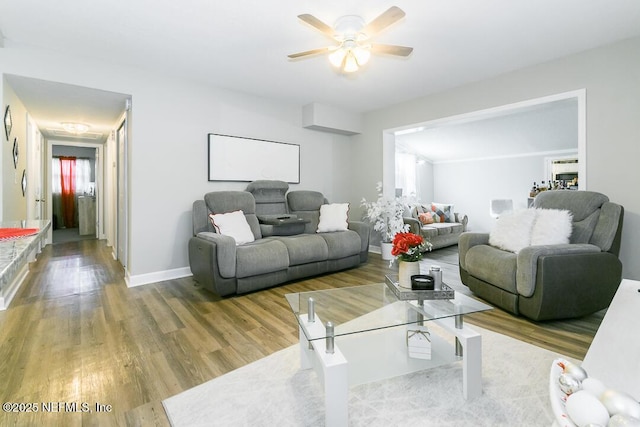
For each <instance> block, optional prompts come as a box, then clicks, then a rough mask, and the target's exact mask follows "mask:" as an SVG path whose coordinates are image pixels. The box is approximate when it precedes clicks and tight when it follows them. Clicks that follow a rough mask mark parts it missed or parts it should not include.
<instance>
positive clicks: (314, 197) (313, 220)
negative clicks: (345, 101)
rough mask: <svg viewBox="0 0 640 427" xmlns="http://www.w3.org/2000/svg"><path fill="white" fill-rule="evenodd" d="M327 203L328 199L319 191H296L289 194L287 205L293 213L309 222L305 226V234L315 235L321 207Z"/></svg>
mask: <svg viewBox="0 0 640 427" xmlns="http://www.w3.org/2000/svg"><path fill="white" fill-rule="evenodd" d="M327 203H328V202H327V199H325V197H324V195H323V194H322V193H320V192H319V191H308V190H296V191H289V192H288V193H287V204H288V205H289V210H290V211H291V213H294V214H296V215H297V217H298V218H303V219H306V220H308V221H309V222H308V223H307V224H306V225H305V229H304V232H305V233H315V232H316V231H317V230H318V224H319V223H320V206H322V205H324V204H327Z"/></svg>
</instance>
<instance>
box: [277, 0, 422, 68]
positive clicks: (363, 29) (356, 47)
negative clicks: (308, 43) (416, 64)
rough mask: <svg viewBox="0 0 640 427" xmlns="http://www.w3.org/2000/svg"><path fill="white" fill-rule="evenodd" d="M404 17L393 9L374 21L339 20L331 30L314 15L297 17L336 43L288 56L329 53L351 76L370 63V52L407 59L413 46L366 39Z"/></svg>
mask: <svg viewBox="0 0 640 427" xmlns="http://www.w3.org/2000/svg"><path fill="white" fill-rule="evenodd" d="M404 16H405V13H404V11H403V10H402V9H400V8H399V7H397V6H392V7H390V8H389V9H387V10H386V11H385V12H383V13H382V14H381V15H380V16H378V17H377V18H375V19H374V20H373V21H371V22H369V23H368V24H365V22H364V20H363V19H362V18H361V17H359V16H356V15H347V16H343V17H341V18H339V19H338V20H337V21H336V23H335V25H334V26H333V27H331V26H329V25H327V24H325V23H324V22H322V21H321V20H319V19H318V18H316V17H315V16H313V15H309V14H304V15H298V18H300V20H302V21H304V22H306V23H307V24H309V25H311V26H312V27H314V28H315V29H317V30H318V31H320V32H321V33H322V34H324V35H326V36H328V37H330V38H332V39H333V40H335V41H336V42H338V45H337V46H328V47H322V48H318V49H312V50H307V51H304V52H298V53H292V54H291V55H288V56H289V58H290V59H298V58H303V57H308V56H313V55H319V54H325V53H328V54H329V61H330V62H331V63H332V64H333V65H334V66H335V67H337V68H339V69H341V70H342V71H344V72H345V73H353V72H354V71H357V70H358V69H359V68H360V67H361V66H363V65H364V64H366V63H367V61H369V58H370V56H371V53H380V54H386V55H396V56H409V54H411V52H412V51H413V48H412V47H406V46H396V45H388V44H377V43H371V42H370V41H369V40H370V39H371V38H372V37H374V36H375V35H376V34H378V33H379V32H380V31H382V30H384V29H385V28H387V27H389V26H390V25H392V24H394V23H395V22H397V21H399V20H400V19H402V18H403V17H404Z"/></svg>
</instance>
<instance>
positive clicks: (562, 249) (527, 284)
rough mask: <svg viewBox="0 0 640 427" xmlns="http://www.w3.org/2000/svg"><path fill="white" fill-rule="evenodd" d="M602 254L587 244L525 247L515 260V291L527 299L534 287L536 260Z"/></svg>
mask: <svg viewBox="0 0 640 427" xmlns="http://www.w3.org/2000/svg"><path fill="white" fill-rule="evenodd" d="M597 252H602V251H601V250H600V248H599V247H598V246H596V245H591V244H588V243H580V244H571V243H568V244H562V245H541V246H527V247H525V248H523V249H522V250H521V251H520V252H518V257H517V260H516V264H517V267H516V289H517V290H518V293H519V294H520V295H522V296H524V297H527V298H529V297H530V296H532V295H533V292H534V291H535V287H536V272H537V270H538V258H539V257H541V256H549V255H577V254H587V253H597Z"/></svg>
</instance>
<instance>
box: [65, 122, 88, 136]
mask: <svg viewBox="0 0 640 427" xmlns="http://www.w3.org/2000/svg"><path fill="white" fill-rule="evenodd" d="M61 125H62V128H63V129H64V130H65V131H67V132H69V133H72V134H74V135H80V134H83V133H86V132H87V131H88V130H89V125H85V124H84V123H73V122H64V123H61Z"/></svg>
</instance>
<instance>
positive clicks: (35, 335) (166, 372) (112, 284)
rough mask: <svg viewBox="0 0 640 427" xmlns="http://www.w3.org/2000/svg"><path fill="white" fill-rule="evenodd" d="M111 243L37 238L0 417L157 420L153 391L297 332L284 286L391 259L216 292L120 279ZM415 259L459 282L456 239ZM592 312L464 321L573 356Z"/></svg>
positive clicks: (370, 273)
mask: <svg viewBox="0 0 640 427" xmlns="http://www.w3.org/2000/svg"><path fill="white" fill-rule="evenodd" d="M110 251H111V250H110V248H107V247H106V246H105V244H104V242H103V241H96V240H91V241H81V242H71V243H64V244H56V245H48V246H46V247H45V248H44V250H43V252H42V254H40V256H39V257H38V260H37V261H36V262H34V263H32V264H31V265H30V270H31V272H30V274H29V275H28V276H27V279H26V280H25V282H24V283H23V284H22V286H21V288H20V290H19V291H18V294H17V295H16V297H15V299H14V300H13V302H12V303H11V306H10V307H9V309H7V310H6V311H3V312H0V384H1V388H0V393H1V398H0V400H1V401H2V403H7V402H15V403H22V404H24V405H22V406H18V405H12V406H11V407H10V409H16V410H20V411H27V410H29V409H30V410H31V411H32V412H20V413H13V412H5V411H1V412H0V425H2V426H9V425H16V426H27V425H34V426H35V425H38V426H40V425H47V426H48V425H59V426H75V425H78V426H79V425H87V426H89V425H100V426H103V425H106V426H108V425H122V426H124V425H141V426H148V425H159V426H167V425H168V420H167V418H166V416H165V413H164V409H163V407H162V403H161V402H162V400H163V399H165V398H167V397H169V396H172V395H174V394H177V393H179V392H181V391H183V390H186V389H189V388H191V387H194V386H196V385H198V384H201V383H203V382H205V381H207V380H210V379H212V378H215V377H217V376H220V375H222V374H224V373H226V372H229V371H231V370H233V369H236V368H238V367H241V366H244V365H246V364H248V363H250V362H253V361H255V360H258V359H260V358H262V357H265V356H267V355H269V354H271V353H273V352H275V351H278V350H280V349H283V348H286V347H288V346H290V345H292V344H296V343H297V341H298V337H297V328H296V321H295V319H294V317H293V314H292V313H291V311H290V310H289V308H288V305H287V303H286V300H285V298H284V294H286V293H290V292H300V291H307V290H318V289H330V288H335V287H345V286H357V285H364V284H369V283H378V282H381V281H383V278H384V275H385V274H386V273H388V272H389V271H391V270H390V269H389V266H388V262H386V261H382V260H381V259H380V256H379V255H376V254H371V256H370V260H369V262H368V263H367V264H365V265H363V266H361V267H358V268H354V269H350V270H347V271H343V272H339V273H335V274H329V275H325V276H321V277H315V278H311V279H308V280H303V281H299V282H296V283H291V284H287V285H283V286H278V287H275V288H272V289H268V290H264V291H260V292H255V293H252V294H248V295H243V296H238V297H232V298H224V299H223V298H219V297H217V296H216V295H214V294H212V293H210V292H208V291H205V290H203V289H201V288H200V287H198V286H197V285H196V284H195V283H194V282H193V280H192V279H191V278H184V279H179V280H171V281H166V282H161V283H156V284H150V285H144V286H140V287H136V288H127V286H126V284H125V281H124V272H123V269H122V267H121V266H120V264H119V263H117V262H116V261H114V260H113V258H112V256H111V252H110ZM423 263H425V264H426V266H427V268H428V265H432V264H438V265H440V266H441V267H443V270H444V278H445V282H447V283H448V284H450V285H451V286H453V287H454V288H455V289H456V291H458V292H465V293H468V290H467V289H466V288H465V287H464V285H462V284H461V283H460V279H459V273H458V267H457V248H456V247H455V246H454V247H452V248H448V249H441V250H438V251H434V252H431V253H428V254H427V259H426V260H424V261H423ZM602 316H603V313H602V312H599V313H596V314H594V315H591V316H588V317H586V318H582V319H576V320H571V321H562V322H545V323H534V322H531V321H528V320H526V319H523V318H517V317H514V316H511V315H509V314H507V313H505V312H503V311H501V310H498V309H495V310H491V311H489V312H485V313H478V314H474V315H470V316H466V317H465V321H466V322H469V323H470V324H476V325H479V326H482V327H484V328H487V329H491V330H494V331H497V332H500V333H503V334H505V335H509V336H512V337H515V338H517V339H520V340H523V341H527V342H530V343H534V344H536V345H538V346H541V347H544V348H548V349H551V350H554V351H558V352H560V353H562V354H565V355H567V356H571V357H576V358H579V359H581V358H582V357H584V354H585V352H586V350H587V348H588V346H589V344H590V342H591V340H592V338H593V336H594V334H595V331H596V330H597V328H598V325H599V324H600V322H601V320H602ZM211 404H215V401H212V402H211ZM74 405H75V406H74ZM34 408H35V409H37V410H38V412H33V411H34V410H35V409H34ZM74 410H75V411H74ZM84 410H87V411H90V412H83V411H84ZM45 411H46V412H45Z"/></svg>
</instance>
